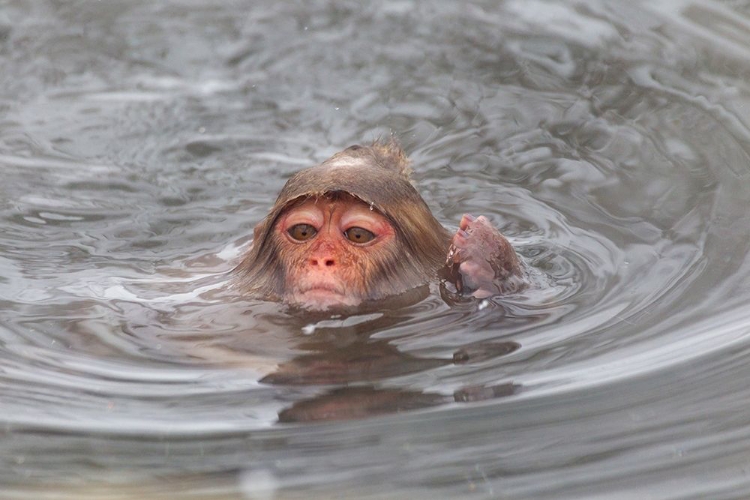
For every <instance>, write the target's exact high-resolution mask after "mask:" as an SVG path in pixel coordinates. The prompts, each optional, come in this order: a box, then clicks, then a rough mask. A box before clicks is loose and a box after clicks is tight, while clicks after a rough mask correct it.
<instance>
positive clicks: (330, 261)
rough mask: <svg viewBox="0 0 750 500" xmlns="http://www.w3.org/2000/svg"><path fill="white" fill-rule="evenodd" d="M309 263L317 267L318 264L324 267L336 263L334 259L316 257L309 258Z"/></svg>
mask: <svg viewBox="0 0 750 500" xmlns="http://www.w3.org/2000/svg"><path fill="white" fill-rule="evenodd" d="M309 262H310V265H311V266H313V267H319V266H325V267H331V266H335V265H336V260H335V259H316V258H311V259H310V261H309Z"/></svg>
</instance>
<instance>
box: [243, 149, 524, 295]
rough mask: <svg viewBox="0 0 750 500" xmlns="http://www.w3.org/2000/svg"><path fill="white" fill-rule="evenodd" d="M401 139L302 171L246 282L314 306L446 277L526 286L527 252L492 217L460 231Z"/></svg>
mask: <svg viewBox="0 0 750 500" xmlns="http://www.w3.org/2000/svg"><path fill="white" fill-rule="evenodd" d="M410 172H411V170H410V168H409V160H408V159H407V158H406V156H405V154H404V153H403V151H402V150H401V148H400V147H399V146H398V145H396V144H395V143H393V142H387V143H375V144H373V145H371V146H367V147H363V146H352V147H350V148H347V149H345V150H344V151H342V152H340V153H338V154H336V155H334V156H333V157H331V158H330V159H328V160H326V161H325V162H323V163H322V164H320V165H318V166H315V167H312V168H308V169H305V170H302V171H300V172H298V173H297V174H295V175H294V176H292V177H291V178H290V179H289V181H288V182H287V183H286V185H285V186H284V188H283V189H282V190H281V193H280V194H279V197H278V198H277V200H276V203H275V204H274V206H273V208H272V209H271V211H270V212H269V214H268V215H267V216H266V218H265V219H264V220H263V221H261V222H260V223H259V224H258V225H257V226H256V228H255V233H254V240H253V246H252V248H251V249H250V251H249V252H248V254H247V255H246V256H245V258H244V259H243V261H242V262H241V263H240V265H239V266H238V267H237V268H236V270H235V271H236V274H237V276H238V279H239V280H240V286H241V287H242V288H243V290H244V291H245V292H246V293H248V294H250V295H252V296H253V297H257V298H261V299H268V300H278V301H282V302H284V303H287V304H290V305H293V306H299V307H302V308H305V309H310V310H330V309H335V308H339V307H355V306H359V305H360V304H362V303H364V302H367V301H374V300H381V299H385V298H388V297H392V296H395V295H399V294H403V293H405V292H408V291H409V290H412V289H414V288H417V287H419V286H422V285H424V284H426V283H428V282H429V281H431V280H434V279H436V278H438V277H445V278H447V279H449V280H451V281H453V282H454V283H455V284H456V289H457V290H458V291H459V293H462V294H464V295H473V296H475V297H480V298H481V297H488V296H491V295H495V294H499V293H505V292H507V291H511V290H515V289H517V288H519V287H520V286H523V270H522V265H521V262H520V260H519V259H518V256H517V255H516V253H515V251H514V250H513V248H512V247H511V245H510V243H509V242H508V240H507V239H506V238H505V237H503V236H502V235H501V234H500V232H499V231H497V229H495V228H494V227H492V225H491V224H490V223H489V221H487V219H485V218H484V217H479V218H477V219H475V218H473V217H471V216H468V215H465V216H464V217H463V218H462V220H461V223H460V226H459V229H458V231H457V232H456V233H455V234H453V235H452V234H451V233H450V232H449V231H448V230H446V229H445V228H444V227H443V226H442V225H441V224H440V223H439V222H438V221H437V220H436V219H435V217H434V216H433V215H432V213H431V212H430V209H429V208H428V207H427V204H426V203H425V202H424V200H423V199H422V197H421V196H420V195H419V193H418V192H417V191H416V189H415V188H414V186H413V185H412V184H411V182H410V180H409V175H410Z"/></svg>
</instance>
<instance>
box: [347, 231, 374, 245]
mask: <svg viewBox="0 0 750 500" xmlns="http://www.w3.org/2000/svg"><path fill="white" fill-rule="evenodd" d="M344 236H346V239H348V240H349V241H351V242H353V243H367V242H369V241H372V240H374V239H375V235H374V234H373V233H371V232H370V231H368V230H367V229H363V228H361V227H350V228H349V229H347V230H346V231H344Z"/></svg>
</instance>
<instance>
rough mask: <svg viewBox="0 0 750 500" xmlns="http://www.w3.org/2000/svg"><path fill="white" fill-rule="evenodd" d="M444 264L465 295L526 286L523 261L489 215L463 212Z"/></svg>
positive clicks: (487, 294) (479, 295) (503, 290)
mask: <svg viewBox="0 0 750 500" xmlns="http://www.w3.org/2000/svg"><path fill="white" fill-rule="evenodd" d="M445 264H446V266H447V268H448V271H449V273H450V275H451V278H452V280H453V281H454V282H455V284H456V289H457V290H458V292H459V293H460V294H462V295H472V296H474V297H476V298H478V299H483V298H486V297H490V296H492V295H498V294H502V293H508V292H512V291H515V290H518V289H519V288H521V287H523V285H524V280H523V271H522V268H521V262H520V260H519V258H518V256H517V255H516V252H515V250H513V247H512V246H511V244H510V242H509V241H508V240H507V239H506V238H505V237H504V236H503V235H502V234H500V231H498V230H497V229H495V227H494V226H493V225H492V224H491V223H490V221H488V220H487V218H486V217H484V216H480V217H477V218H475V217H473V216H471V215H468V214H464V216H463V217H462V218H461V223H460V224H459V229H458V231H456V234H455V235H454V236H453V239H452V240H451V245H450V248H449V249H448V256H447V258H446V261H445Z"/></svg>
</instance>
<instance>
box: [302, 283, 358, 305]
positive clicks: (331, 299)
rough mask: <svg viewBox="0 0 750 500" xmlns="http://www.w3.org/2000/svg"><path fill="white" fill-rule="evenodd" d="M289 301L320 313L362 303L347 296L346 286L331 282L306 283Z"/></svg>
mask: <svg viewBox="0 0 750 500" xmlns="http://www.w3.org/2000/svg"><path fill="white" fill-rule="evenodd" d="M289 299H290V300H289V302H291V303H293V304H295V305H299V306H302V307H304V308H305V309H311V310H319V311H323V310H326V309H330V308H333V307H338V306H356V305H358V304H359V303H360V302H361V301H360V299H359V298H358V297H356V296H355V295H353V294H347V293H346V288H345V287H344V286H342V285H337V284H336V283H331V282H322V283H306V284H304V285H302V286H300V287H299V288H298V289H297V290H296V291H295V292H294V293H293V294H292V296H291V297H289Z"/></svg>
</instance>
